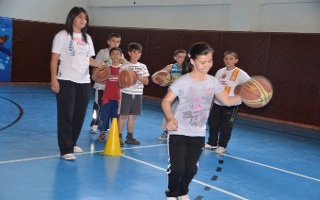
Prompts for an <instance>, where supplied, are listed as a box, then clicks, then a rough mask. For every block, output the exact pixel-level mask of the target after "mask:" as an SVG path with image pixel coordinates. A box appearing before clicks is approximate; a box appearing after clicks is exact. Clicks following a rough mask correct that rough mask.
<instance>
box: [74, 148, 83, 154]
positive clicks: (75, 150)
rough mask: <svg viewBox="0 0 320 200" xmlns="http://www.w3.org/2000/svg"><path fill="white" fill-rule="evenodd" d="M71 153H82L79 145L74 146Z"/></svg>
mask: <svg viewBox="0 0 320 200" xmlns="http://www.w3.org/2000/svg"><path fill="white" fill-rule="evenodd" d="M73 153H83V150H82V149H81V147H79V146H74V147H73Z"/></svg>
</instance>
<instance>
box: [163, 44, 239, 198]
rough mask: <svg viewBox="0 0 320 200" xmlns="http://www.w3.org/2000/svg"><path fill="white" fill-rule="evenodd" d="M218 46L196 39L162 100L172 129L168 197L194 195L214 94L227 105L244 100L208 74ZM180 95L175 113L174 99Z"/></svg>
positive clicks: (168, 125)
mask: <svg viewBox="0 0 320 200" xmlns="http://www.w3.org/2000/svg"><path fill="white" fill-rule="evenodd" d="M213 53H214V50H213V49H212V48H211V47H210V46H209V45H208V44H207V43H205V42H199V43H195V44H193V45H192V46H191V48H190V51H189V55H188V57H189V61H188V62H187V66H186V67H187V68H189V69H191V68H192V71H191V72H189V73H187V74H185V75H183V76H181V77H180V78H179V79H178V80H177V81H175V82H174V83H173V84H172V85H171V86H170V90H169V91H168V94H167V95H166V96H165V97H164V99H163V101H162V109H163V111H164V114H165V117H166V120H167V128H168V131H169V142H168V149H169V162H170V163H169V168H168V170H167V171H168V190H167V191H166V196H167V199H169V200H170V199H172V200H173V199H176V198H177V197H178V198H179V199H190V197H189V195H188V192H189V184H190V182H191V180H192V178H193V177H194V175H195V174H196V173H197V169H198V165H197V163H198V161H199V158H200V155H201V153H202V148H203V146H204V143H205V130H206V122H207V118H208V116H209V110H210V105H211V102H212V99H213V96H216V97H217V98H218V99H220V100H221V101H222V102H223V103H224V104H225V105H229V106H231V105H235V104H238V103H241V98H240V96H238V95H237V96H234V97H229V96H228V95H227V94H226V93H225V92H224V88H223V87H222V86H221V85H220V83H219V82H218V80H217V79H216V78H215V77H213V76H211V75H208V74H207V73H208V71H209V70H210V69H211V67H212V64H213ZM176 97H178V98H179V104H178V107H177V109H176V111H175V113H174V114H173V112H172V109H171V103H172V102H173V100H174V99H175V98H176Z"/></svg>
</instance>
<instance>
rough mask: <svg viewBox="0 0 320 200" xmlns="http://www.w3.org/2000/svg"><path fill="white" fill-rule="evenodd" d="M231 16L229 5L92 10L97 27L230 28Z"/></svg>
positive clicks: (93, 22) (92, 22)
mask: <svg viewBox="0 0 320 200" xmlns="http://www.w3.org/2000/svg"><path fill="white" fill-rule="evenodd" d="M193 13H197V14H193ZM229 16H230V5H217V6H192V7H190V6H174V7H112V8H101V7H96V8H91V9H90V17H91V19H92V20H91V24H94V25H96V26H120V27H147V28H169V29H193V30H197V29H198V30H199V29H203V30H227V29H228V24H229Z"/></svg>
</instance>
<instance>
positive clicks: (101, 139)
mask: <svg viewBox="0 0 320 200" xmlns="http://www.w3.org/2000/svg"><path fill="white" fill-rule="evenodd" d="M105 139H106V134H105V133H104V132H102V133H100V136H99V142H102V143H103V142H104V141H105Z"/></svg>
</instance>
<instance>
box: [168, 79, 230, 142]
mask: <svg viewBox="0 0 320 200" xmlns="http://www.w3.org/2000/svg"><path fill="white" fill-rule="evenodd" d="M170 90H171V91H172V92H173V93H174V94H175V95H176V96H177V97H178V98H179V104H178V107H177V109H176V111H175V113H174V116H175V118H176V120H177V121H178V129H177V130H176V131H169V134H171V135H185V136H190V137H205V133H206V123H207V120H208V116H209V112H210V106H211V103H212V99H213V97H214V95H215V94H218V93H221V92H223V90H224V88H223V86H222V85H221V84H220V83H219V81H218V80H217V79H216V78H215V77H213V76H211V75H207V79H206V80H203V81H197V80H194V79H193V78H192V77H191V76H190V74H185V75H183V76H180V78H178V79H177V80H176V81H175V82H174V83H173V84H172V85H171V86H170Z"/></svg>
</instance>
